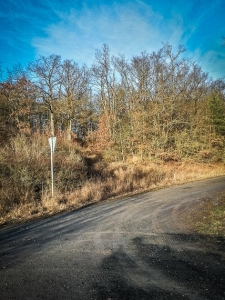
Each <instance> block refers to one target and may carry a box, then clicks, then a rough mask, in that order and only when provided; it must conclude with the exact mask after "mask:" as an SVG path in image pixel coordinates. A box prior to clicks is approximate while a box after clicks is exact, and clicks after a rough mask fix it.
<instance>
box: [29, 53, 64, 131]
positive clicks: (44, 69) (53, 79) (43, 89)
mask: <svg viewBox="0 0 225 300" xmlns="http://www.w3.org/2000/svg"><path fill="white" fill-rule="evenodd" d="M28 70H29V72H30V74H31V78H32V82H33V85H34V87H35V88H36V91H37V97H38V99H37V101H39V102H40V104H42V106H43V107H44V108H46V109H47V110H48V112H49V114H50V134H51V136H54V135H55V120H54V119H55V113H56V109H57V104H58V101H59V96H60V84H61V74H62V72H61V57H60V56H58V55H50V56H49V57H45V56H41V57H40V58H39V59H38V60H36V61H35V62H33V63H30V64H29V66H28Z"/></svg>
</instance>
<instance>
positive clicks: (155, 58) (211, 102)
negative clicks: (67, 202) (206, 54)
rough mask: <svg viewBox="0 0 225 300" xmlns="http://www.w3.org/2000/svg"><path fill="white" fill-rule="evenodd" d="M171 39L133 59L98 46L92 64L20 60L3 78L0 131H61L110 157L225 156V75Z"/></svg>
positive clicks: (6, 136) (2, 135) (5, 136)
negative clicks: (211, 71)
mask: <svg viewBox="0 0 225 300" xmlns="http://www.w3.org/2000/svg"><path fill="white" fill-rule="evenodd" d="M184 51H185V49H184V48H183V47H182V46H179V47H178V49H176V50H174V49H173V47H172V46H171V45H169V44H164V45H163V47H162V48H161V49H160V50H159V51H157V52H152V53H150V54H148V53H146V52H143V53H141V54H140V55H138V56H134V57H133V58H132V59H130V60H127V59H126V58H125V57H124V56H123V55H119V56H117V57H115V56H112V55H111V54H110V50H109V48H108V46H107V45H103V47H102V49H101V50H97V51H96V54H95V61H94V62H93V65H92V67H91V68H87V66H85V65H83V66H80V65H79V64H78V63H76V62H74V61H73V60H62V58H61V57H60V56H58V55H50V56H49V57H44V56H42V57H40V58H39V59H38V60H36V61H34V62H31V63H30V64H29V65H28V66H27V68H26V69H25V70H23V69H22V68H20V67H17V68H15V69H13V70H11V71H10V72H9V73H8V77H7V79H6V80H4V81H3V80H2V82H1V83H0V117H1V119H0V122H1V124H0V126H1V129H0V139H1V144H2V145H4V144H5V143H7V141H9V140H10V138H11V137H13V136H16V135H17V134H18V133H22V134H25V135H27V136H32V135H34V134H36V133H40V134H46V135H48V136H55V135H56V136H60V137H62V138H64V139H65V140H68V141H71V142H73V141H74V140H75V141H79V142H80V144H81V145H82V146H83V147H85V148H88V149H89V150H90V151H93V152H99V151H102V153H104V157H105V159H108V160H110V161H115V160H117V161H119V160H123V161H124V160H126V159H127V158H132V159H136V158H138V159H149V160H152V159H155V158H157V157H158V158H161V159H163V160H179V159H181V158H184V157H186V158H193V159H197V160H214V161H223V160H224V159H225V155H224V136H225V81H224V80H223V79H218V80H212V79H210V78H209V76H208V74H206V73H205V72H203V71H202V69H201V68H200V67H199V66H198V65H196V63H195V62H193V61H190V60H189V59H187V58H182V54H183V52H184Z"/></svg>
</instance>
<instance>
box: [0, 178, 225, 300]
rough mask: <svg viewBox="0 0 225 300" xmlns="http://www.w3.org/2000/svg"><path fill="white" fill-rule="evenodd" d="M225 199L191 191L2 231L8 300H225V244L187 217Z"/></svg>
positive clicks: (210, 190)
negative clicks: (204, 202) (205, 203)
mask: <svg viewBox="0 0 225 300" xmlns="http://www.w3.org/2000/svg"><path fill="white" fill-rule="evenodd" d="M224 191H225V177H217V178H213V179H208V180H203V181H198V182H194V183H187V184H184V185H178V186H175V187H171V188H166V189H161V190H158V191H152V192H148V193H145V194H141V195H135V196H130V197H126V198H123V199H120V200H114V201H110V202H104V203H101V204H98V205H93V206H89V207H86V208H83V209H80V210H78V211H74V212H70V213H64V214H61V215H58V216H54V217H51V218H47V219H44V220H39V221H35V222H31V223H27V224H23V225H20V226H13V227H8V228H2V229H0V299H4V300H9V299H16V300H20V299H21V300H26V299H32V300H35V299H41V300H42V299H52V300H56V299H60V300H65V299H76V300H79V299H82V300H85V299H88V300H91V299H93V300H94V299H96V300H98V299H99V300H100V299H101V300H110V299H111V300H115V299H117V300H124V299H125V300H126V299H127V300H132V299H135V300H136V299H137V300H142V299H148V300H149V299H157V300H160V299H171V300H178V299H191V300H200V299H201V300H203V299H204V300H205V299H212V300H215V299H216V300H220V299H225V240H224V239H218V238H210V237H208V236H199V235H196V234H193V233H191V232H189V231H188V229H187V228H186V220H185V218H184V214H183V212H184V211H187V210H188V209H189V208H190V207H192V208H193V207H194V205H196V204H197V203H198V201H199V200H201V199H204V198H209V197H215V196H217V195H219V194H220V193H221V192H224Z"/></svg>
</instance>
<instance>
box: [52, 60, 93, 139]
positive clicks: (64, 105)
mask: <svg viewBox="0 0 225 300" xmlns="http://www.w3.org/2000/svg"><path fill="white" fill-rule="evenodd" d="M89 81H90V80H89V71H88V69H87V68H86V67H85V66H82V67H81V68H80V67H79V66H78V64H77V63H75V62H74V61H72V60H65V61H64V62H63V63H62V73H61V85H60V105H59V107H58V114H59V116H60V118H61V119H62V125H65V127H66V131H67V138H68V139H69V140H71V135H72V125H74V126H76V129H77V131H78V133H79V131H80V134H81V135H82V136H83V135H85V134H84V132H85V131H87V129H86V130H85V128H84V127H85V124H86V123H87V121H88V119H90V118H89V116H88V114H89V113H90V108H89V107H88V104H89V99H88V97H89V89H90V88H89ZM63 127H64V126H63ZM62 129H64V128H62Z"/></svg>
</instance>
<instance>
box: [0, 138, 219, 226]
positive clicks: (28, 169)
mask: <svg viewBox="0 0 225 300" xmlns="http://www.w3.org/2000/svg"><path fill="white" fill-rule="evenodd" d="M56 149H57V150H56V152H55V154H54V178H55V180H54V181H55V182H54V186H55V192H54V197H53V198H52V197H51V182H50V177H51V176H50V149H49V145H48V140H47V137H46V136H42V135H38V134H36V135H35V136H34V137H33V138H32V139H30V138H27V137H25V136H24V135H18V136H17V137H15V138H13V139H11V142H10V143H9V144H8V145H6V146H5V147H4V148H2V149H1V151H0V156H1V170H2V173H1V178H0V183H1V189H0V214H1V217H0V224H4V223H8V222H18V221H25V220H29V219H33V218H39V217H43V216H46V215H50V214H54V213H58V212H60V211H63V210H69V209H76V208H78V207H81V206H84V205H87V204H90V203H94V202H98V201H102V200H105V199H109V198H113V197H117V196H119V195H126V194H129V193H137V192H143V191H147V190H150V189H155V188H159V187H165V186H170V185H172V184H179V183H183V182H187V181H192V180H198V179H202V178H207V177H213V176H218V175H222V174H225V165H224V164H221V163H216V164H215V163H200V162H199V163H196V162H188V161H169V162H167V159H166V161H165V157H164V155H159V157H158V158H157V159H154V160H152V161H147V160H145V161H140V160H139V161H138V160H136V161H133V162H132V161H126V162H111V163H107V162H105V161H104V160H103V159H102V158H101V157H100V156H93V155H92V156H90V155H89V156H87V153H85V152H83V153H82V152H81V150H79V148H78V146H77V145H75V146H74V145H72V144H69V143H68V142H67V141H63V140H60V139H59V140H57V148H56ZM85 155H86V156H85Z"/></svg>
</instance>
